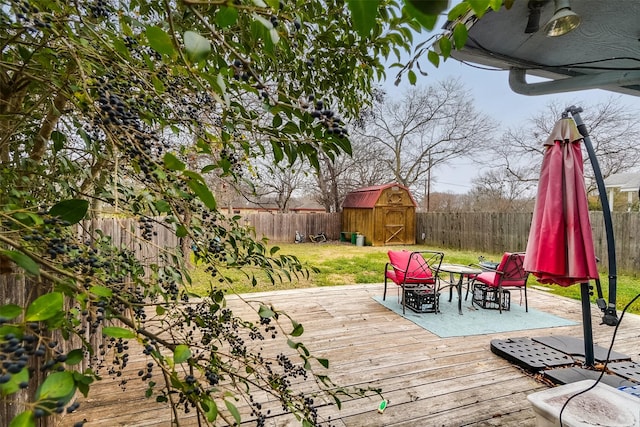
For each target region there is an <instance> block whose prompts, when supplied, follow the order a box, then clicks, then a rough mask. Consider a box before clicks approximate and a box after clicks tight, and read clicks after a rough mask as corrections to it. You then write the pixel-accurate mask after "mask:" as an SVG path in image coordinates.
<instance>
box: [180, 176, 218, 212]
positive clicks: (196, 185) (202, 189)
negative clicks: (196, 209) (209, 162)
mask: <svg viewBox="0 0 640 427" xmlns="http://www.w3.org/2000/svg"><path fill="white" fill-rule="evenodd" d="M187 185H189V188H191V189H192V190H193V192H194V193H196V196H198V198H200V200H202V203H204V204H205V206H206V207H208V208H209V209H211V210H215V209H216V206H217V203H216V198H215V197H213V194H212V193H211V191H210V190H209V187H207V186H206V185H205V184H203V183H201V182H198V181H194V180H189V182H188V184H187Z"/></svg>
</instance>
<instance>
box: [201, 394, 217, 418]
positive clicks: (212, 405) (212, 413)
mask: <svg viewBox="0 0 640 427" xmlns="http://www.w3.org/2000/svg"><path fill="white" fill-rule="evenodd" d="M202 409H204V413H205V416H206V417H207V421H209V422H210V423H212V422H214V421H215V420H216V418H218V405H216V402H214V401H213V399H211V398H209V397H208V396H207V397H205V398H204V400H203V401H202Z"/></svg>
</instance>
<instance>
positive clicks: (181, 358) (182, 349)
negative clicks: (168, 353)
mask: <svg viewBox="0 0 640 427" xmlns="http://www.w3.org/2000/svg"><path fill="white" fill-rule="evenodd" d="M190 357H191V349H190V348H189V346H188V345H185V344H180V345H178V346H177V347H176V349H175V350H173V360H174V361H175V362H176V363H182V362H186V361H187V360H189V358H190Z"/></svg>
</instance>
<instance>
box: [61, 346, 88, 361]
mask: <svg viewBox="0 0 640 427" xmlns="http://www.w3.org/2000/svg"><path fill="white" fill-rule="evenodd" d="M83 360H84V354H83V353H82V349H80V348H76V349H75V350H71V351H70V352H69V353H68V354H67V360H65V361H64V363H66V364H67V365H77V364H78V363H80V362H82V361H83Z"/></svg>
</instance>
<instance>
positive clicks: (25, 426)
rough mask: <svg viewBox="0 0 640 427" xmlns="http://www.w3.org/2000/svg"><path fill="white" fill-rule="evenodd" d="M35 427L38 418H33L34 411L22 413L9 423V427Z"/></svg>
mask: <svg viewBox="0 0 640 427" xmlns="http://www.w3.org/2000/svg"><path fill="white" fill-rule="evenodd" d="M35 426H36V418H35V417H34V416H33V411H24V412H20V413H19V414H18V415H16V416H15V417H14V418H13V419H12V420H11V422H10V423H9V427H35Z"/></svg>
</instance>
